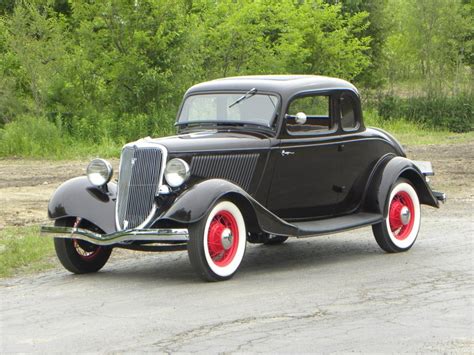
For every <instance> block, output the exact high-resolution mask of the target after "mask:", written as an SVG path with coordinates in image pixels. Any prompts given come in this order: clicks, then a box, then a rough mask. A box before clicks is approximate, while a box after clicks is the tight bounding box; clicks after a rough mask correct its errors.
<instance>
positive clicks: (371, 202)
mask: <svg viewBox="0 0 474 355" xmlns="http://www.w3.org/2000/svg"><path fill="white" fill-rule="evenodd" d="M376 169H377V171H376V172H375V173H374V174H373V177H372V179H371V181H370V183H369V185H368V193H367V197H366V201H365V209H366V210H369V211H372V212H376V213H382V214H383V216H384V217H386V216H387V214H388V204H387V203H386V201H387V199H388V197H389V196H390V191H391V190H392V188H393V186H394V184H395V183H396V181H397V180H398V179H399V178H405V179H407V180H409V181H410V182H411V183H412V184H413V186H414V188H415V190H416V192H417V194H418V198H419V199H420V203H421V204H424V205H429V206H432V207H439V203H438V200H437V199H436V197H435V196H434V195H433V192H432V191H431V188H430V186H429V185H428V183H427V182H426V180H425V177H424V175H423V174H422V173H421V171H420V170H419V169H418V167H417V166H416V165H415V164H414V163H413V162H412V161H411V160H409V159H407V158H404V157H399V156H397V157H393V158H391V159H389V160H388V161H387V162H386V163H385V164H382V165H381V166H377V168H376Z"/></svg>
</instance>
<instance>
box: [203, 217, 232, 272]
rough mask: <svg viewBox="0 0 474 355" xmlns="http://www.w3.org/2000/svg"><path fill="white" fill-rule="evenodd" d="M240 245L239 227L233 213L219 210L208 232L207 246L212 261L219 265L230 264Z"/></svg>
mask: <svg viewBox="0 0 474 355" xmlns="http://www.w3.org/2000/svg"><path fill="white" fill-rule="evenodd" d="M238 245H239V227H238V226H237V221H236V220H235V218H234V216H233V215H232V213H230V212H229V211H225V210H222V211H219V212H217V214H216V215H215V216H214V217H213V218H212V221H211V223H210V225H209V231H208V234H207V248H208V251H209V256H210V257H211V259H212V262H213V263H214V264H216V265H217V266H220V267H223V266H227V265H229V264H230V263H231V262H232V260H234V257H235V254H236V253H237V249H238Z"/></svg>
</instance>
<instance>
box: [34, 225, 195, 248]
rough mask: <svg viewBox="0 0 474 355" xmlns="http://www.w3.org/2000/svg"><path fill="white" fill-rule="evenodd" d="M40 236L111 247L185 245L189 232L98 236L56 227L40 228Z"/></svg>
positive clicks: (135, 231)
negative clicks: (125, 244)
mask: <svg viewBox="0 0 474 355" xmlns="http://www.w3.org/2000/svg"><path fill="white" fill-rule="evenodd" d="M40 233H41V234H54V236H55V237H56V238H66V239H81V240H85V241H87V242H90V243H93V244H97V245H113V244H118V243H121V242H127V241H136V240H143V241H155V242H156V243H163V244H175V243H186V242H187V241H188V240H189V232H188V230H187V229H186V228H182V229H138V228H136V229H128V230H124V231H119V232H115V233H110V234H99V233H94V232H91V231H89V230H87V229H82V228H73V227H58V226H41V227H40Z"/></svg>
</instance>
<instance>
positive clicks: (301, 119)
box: [295, 112, 307, 124]
mask: <svg viewBox="0 0 474 355" xmlns="http://www.w3.org/2000/svg"><path fill="white" fill-rule="evenodd" d="M306 120H307V117H306V113H304V112H298V113H297V114H296V116H295V122H296V123H297V124H305V123H306Z"/></svg>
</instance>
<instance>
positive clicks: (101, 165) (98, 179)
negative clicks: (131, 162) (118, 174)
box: [87, 159, 114, 186]
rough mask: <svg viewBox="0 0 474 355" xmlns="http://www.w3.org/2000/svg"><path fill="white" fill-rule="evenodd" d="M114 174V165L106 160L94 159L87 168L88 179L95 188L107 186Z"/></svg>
mask: <svg viewBox="0 0 474 355" xmlns="http://www.w3.org/2000/svg"><path fill="white" fill-rule="evenodd" d="M113 173H114V170H113V169H112V165H110V163H109V162H108V161H106V160H104V159H94V160H92V161H91V162H90V163H89V165H88V166H87V178H88V179H89V181H90V182H91V184H92V185H95V186H103V185H105V184H107V183H108V182H109V181H110V179H111V178H112V175H113Z"/></svg>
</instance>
